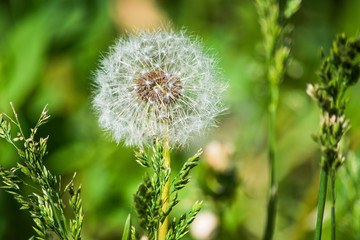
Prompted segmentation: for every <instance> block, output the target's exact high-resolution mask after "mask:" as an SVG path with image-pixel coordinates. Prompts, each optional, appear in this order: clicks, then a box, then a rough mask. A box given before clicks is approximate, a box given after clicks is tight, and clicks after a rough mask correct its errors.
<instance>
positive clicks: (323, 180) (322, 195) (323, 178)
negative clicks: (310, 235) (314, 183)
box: [314, 168, 328, 240]
mask: <svg viewBox="0 0 360 240" xmlns="http://www.w3.org/2000/svg"><path fill="white" fill-rule="evenodd" d="M327 181H328V172H327V170H325V169H324V168H321V173H320V185H319V201H318V211H317V218H316V229H315V238H314V240H320V239H321V231H322V223H323V217H324V210H325V200H326V189H327Z"/></svg>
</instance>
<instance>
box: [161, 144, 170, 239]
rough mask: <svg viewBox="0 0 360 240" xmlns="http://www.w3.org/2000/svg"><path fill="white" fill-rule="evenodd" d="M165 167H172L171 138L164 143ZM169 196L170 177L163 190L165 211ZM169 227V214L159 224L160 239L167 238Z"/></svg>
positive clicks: (163, 208) (162, 197) (163, 207)
mask: <svg viewBox="0 0 360 240" xmlns="http://www.w3.org/2000/svg"><path fill="white" fill-rule="evenodd" d="M164 167H165V168H170V146H169V140H167V141H166V142H165V143H164ZM169 197H170V177H169V179H168V181H167V182H166V184H165V186H164V189H163V191H162V196H161V199H162V202H163V206H162V210H163V211H165V210H166V208H167V206H168V205H169ZM168 227H169V217H168V216H167V217H166V218H165V220H164V222H163V223H162V224H160V226H159V240H165V238H166V235H167V232H168Z"/></svg>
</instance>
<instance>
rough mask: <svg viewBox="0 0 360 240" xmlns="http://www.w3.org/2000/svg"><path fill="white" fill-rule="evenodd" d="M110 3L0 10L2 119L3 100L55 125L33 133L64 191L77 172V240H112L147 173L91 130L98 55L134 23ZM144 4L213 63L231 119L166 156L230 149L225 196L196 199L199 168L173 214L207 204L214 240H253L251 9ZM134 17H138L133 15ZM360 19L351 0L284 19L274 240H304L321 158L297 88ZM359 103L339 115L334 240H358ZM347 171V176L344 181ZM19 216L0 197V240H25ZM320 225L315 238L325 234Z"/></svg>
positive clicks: (255, 153)
mask: <svg viewBox="0 0 360 240" xmlns="http://www.w3.org/2000/svg"><path fill="white" fill-rule="evenodd" d="M119 2H120V0H119V1H115V0H114V1H105V0H87V1H85V0H76V1H74V0H57V1H55V0H48V1H45V0H22V1H21V0H1V2H0V112H6V113H11V108H10V105H9V102H10V101H12V102H13V104H14V105H15V108H16V109H17V111H18V114H19V116H20V120H21V123H22V125H23V128H24V129H26V130H27V129H29V128H30V127H31V126H33V125H34V124H35V122H36V120H37V118H38V116H39V115H40V113H41V110H42V108H43V107H44V106H45V105H46V104H48V109H49V114H50V115H51V116H52V117H51V119H50V121H49V123H47V124H46V125H45V126H44V127H42V128H41V129H40V131H39V136H47V135H50V140H49V155H48V158H47V163H46V164H47V166H48V168H49V169H50V170H51V171H52V172H53V173H54V174H61V175H62V176H63V180H64V181H68V180H69V179H70V177H71V176H72V174H73V172H74V171H76V172H77V178H76V183H77V184H79V183H81V184H82V186H83V192H82V198H83V205H84V211H85V226H84V231H83V235H84V239H121V233H122V227H123V225H124V222H125V219H126V216H127V214H128V213H129V212H132V211H133V208H132V196H133V194H134V193H135V191H136V188H137V186H138V184H139V183H140V182H141V176H142V175H143V173H144V169H143V168H141V167H140V166H139V165H138V164H137V163H136V162H135V161H134V157H133V149H130V148H126V147H123V146H122V145H116V144H115V143H113V142H111V139H110V138H109V137H107V136H106V134H104V133H103V132H102V131H101V130H100V128H99V126H98V125H97V119H96V116H95V114H94V112H93V110H92V109H91V88H92V87H91V79H92V73H93V71H94V70H95V69H96V66H97V63H98V61H99V59H100V57H101V53H104V52H106V51H107V49H108V47H109V46H110V45H112V43H113V42H114V39H116V37H121V36H122V35H123V34H124V32H125V29H124V26H129V25H130V26H131V24H132V23H131V21H130V20H129V22H126V21H127V20H126V18H120V17H119V16H118V14H120V13H118V12H117V10H116V9H118V8H116V7H115V6H119ZM143 2H146V3H147V4H144V6H147V5H148V2H150V3H151V4H152V5H155V7H156V9H158V12H159V13H161V14H162V18H163V19H165V20H166V21H170V22H172V23H173V26H175V28H180V27H181V26H185V27H186V28H187V29H188V30H189V32H191V33H194V34H197V35H200V36H201V37H202V38H203V39H204V44H205V45H206V46H207V47H209V48H211V50H210V51H211V52H212V53H215V54H216V55H217V56H218V58H219V59H220V67H221V69H222V72H223V75H224V77H225V78H226V79H228V80H229V84H230V87H229V91H228V93H227V95H226V96H225V101H226V105H227V106H228V107H229V110H228V111H227V113H226V114H224V115H223V116H221V117H220V118H219V128H217V129H214V130H213V131H212V132H211V133H210V135H209V136H208V137H206V138H202V139H197V141H196V144H191V145H190V146H191V147H186V148H184V149H182V150H181V151H178V152H174V153H173V159H174V160H173V163H174V166H173V168H174V171H176V170H177V169H179V167H180V165H181V164H182V163H183V161H184V159H185V158H187V157H189V156H190V155H191V154H193V153H195V151H196V150H197V148H199V147H203V146H206V145H207V144H208V143H209V142H210V141H211V140H215V139H216V140H219V141H222V142H224V143H227V144H230V145H232V146H233V147H234V149H235V152H234V153H233V155H232V156H231V157H230V161H231V166H232V169H233V171H234V174H235V175H236V179H237V181H236V182H237V185H236V189H235V194H234V197H233V198H232V199H229V197H227V196H224V197H223V198H221V201H220V202H219V200H218V199H217V198H216V197H214V196H212V195H208V194H205V193H206V189H207V188H206V186H207V185H210V187H211V184H212V183H211V181H210V182H209V181H208V180H207V179H208V178H214V174H215V173H214V172H211V171H210V170H209V168H208V167H207V165H206V163H205V160H204V159H203V160H202V163H201V166H200V167H199V168H198V170H196V171H195V172H194V173H193V174H192V176H193V177H192V179H193V180H192V183H191V184H190V185H191V186H189V189H190V190H188V191H184V193H183V195H182V196H181V198H182V199H184V200H183V201H182V202H181V203H180V205H181V206H180V207H177V208H176V209H175V214H179V213H180V212H182V211H183V210H184V209H189V208H190V207H191V204H192V203H193V202H194V201H195V200H196V199H204V200H205V205H204V209H203V211H212V212H214V213H216V212H217V213H219V212H221V214H220V216H221V219H222V221H221V223H222V224H221V231H219V235H218V236H216V237H215V239H227V240H231V239H234V240H235V239H259V238H260V236H261V233H262V231H263V226H264V221H265V220H264V219H265V206H266V197H267V152H266V151H267V134H266V130H267V115H266V105H267V86H266V81H265V79H264V74H263V73H264V68H263V60H264V55H263V51H262V45H261V44H262V36H261V33H260V29H259V24H258V19H257V14H256V10H255V7H254V2H253V1H249V0H248V1H240V0H239V1H236V0H222V1H221V0H197V1H194V0H183V1H180V0H173V1H171V0H160V1H146V0H144V1H143ZM120 6H121V4H120ZM145 9H146V7H145ZM133 11H134V15H136V11H137V10H136V8H134V9H133ZM359 12H360V1H358V0H342V1H340V0H317V1H310V0H305V1H303V4H302V7H301V8H300V10H299V12H298V13H297V14H296V15H295V16H294V18H293V19H292V24H293V25H294V27H295V29H294V33H293V49H292V56H293V57H294V60H293V61H292V62H291V64H290V66H289V68H288V71H287V75H286V77H285V79H284V81H283V82H282V83H281V86H280V105H279V111H278V119H277V140H278V148H277V150H278V162H277V166H276V167H277V169H278V179H279V187H280V188H279V207H278V210H279V214H278V218H277V226H276V236H275V239H277V240H278V239H279V240H280V239H311V238H312V234H313V230H314V222H315V214H316V201H317V188H318V178H319V175H318V172H319V149H318V147H317V145H316V144H315V143H314V142H313V141H312V140H311V138H310V133H311V132H315V131H316V130H317V127H318V125H319V117H318V115H319V113H318V109H317V107H316V106H315V104H314V103H313V102H312V101H311V99H310V98H309V97H308V96H307V95H306V94H305V89H306V84H307V83H311V82H315V81H317V75H316V71H317V70H318V68H319V65H320V58H319V56H318V50H319V48H320V47H321V46H323V47H324V49H325V52H327V50H328V49H329V46H330V44H331V41H332V39H333V38H334V36H335V34H336V33H339V32H345V33H347V34H348V35H351V36H352V35H355V34H356V33H358V30H359V29H360V14H359ZM131 14H132V12H131V11H130V15H131ZM124 19H125V20H124ZM121 21H123V22H121ZM124 21H125V22H124ZM359 93H360V87H359V86H355V87H354V88H353V89H352V90H351V91H350V93H349V97H350V98H351V102H350V104H349V106H348V109H347V111H346V113H347V116H348V117H349V118H350V120H351V124H352V126H353V128H352V129H351V130H350V132H349V134H348V138H347V141H345V142H344V146H345V147H346V148H347V149H349V150H350V151H351V152H353V158H351V159H349V161H348V163H347V165H346V166H345V167H344V168H342V169H341V170H340V172H339V181H338V183H337V184H338V188H337V191H338V195H337V197H338V199H337V201H338V202H337V207H338V209H337V211H338V213H337V220H338V230H337V231H338V239H340V240H342V239H346V240H348V239H349V240H351V239H360V201H359V197H360V195H359V194H358V193H357V190H356V189H357V187H356V186H359V184H360V181H359V173H360V168H359V167H358V166H357V165H356V164H358V163H357V162H356V161H360V158H359V151H358V149H359V146H360V140H359V139H360V128H359V126H360V124H359V123H360V114H359V113H358V111H359V110H358V109H359V102H360V94H359ZM356 154H357V156H358V158H357V159H356ZM17 160H18V158H17V155H16V152H15V150H14V149H12V148H11V146H10V145H9V144H7V143H6V142H5V141H1V142H0V165H2V166H5V167H11V166H13V165H14V164H15V163H16V161H17ZM345 169H347V170H348V172H351V173H352V176H353V177H351V178H349V177H348V176H347V175H346V171H345ZM209 176H210V177H209ZM224 178H225V180H224V182H225V183H224V186H225V187H228V188H229V189H230V190H231V189H232V186H233V185H234V181H233V179H232V178H231V177H229V176H227V177H226V176H225V177H224ZM208 187H209V186H208ZM224 198H225V199H227V200H228V201H225V200H224ZM18 208H19V205H18V204H17V203H16V202H15V201H14V200H13V199H12V197H11V196H10V195H9V194H7V193H5V192H4V191H0V239H7V240H8V239H28V238H29V237H30V236H31V235H32V234H33V233H34V232H33V230H32V229H31V226H32V220H31V218H30V216H29V215H28V213H27V212H24V211H19V210H18ZM327 216H328V215H326V216H325V229H324V234H325V236H324V239H328V233H329V228H328V226H329V223H330V221H329V218H328V217H327Z"/></svg>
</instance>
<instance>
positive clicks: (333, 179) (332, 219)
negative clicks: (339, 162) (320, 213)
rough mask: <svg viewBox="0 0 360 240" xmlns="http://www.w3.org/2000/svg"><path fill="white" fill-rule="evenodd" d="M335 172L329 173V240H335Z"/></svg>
mask: <svg viewBox="0 0 360 240" xmlns="http://www.w3.org/2000/svg"><path fill="white" fill-rule="evenodd" d="M335 200H336V199H335V173H334V172H332V173H331V240H335V236H336V235H335V230H336V224H335Z"/></svg>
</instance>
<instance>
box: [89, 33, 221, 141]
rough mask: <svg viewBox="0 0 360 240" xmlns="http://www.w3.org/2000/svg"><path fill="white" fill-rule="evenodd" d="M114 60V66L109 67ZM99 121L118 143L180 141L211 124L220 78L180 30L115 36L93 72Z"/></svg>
mask: <svg viewBox="0 0 360 240" xmlns="http://www.w3.org/2000/svg"><path fill="white" fill-rule="evenodd" d="M112 66H116V67H112ZM95 85H96V88H95V95H94V99H93V105H94V108H95V110H96V111H97V112H98V114H99V123H100V126H101V127H103V128H104V129H106V130H107V131H108V132H109V133H110V134H111V135H112V137H113V138H114V140H115V141H116V142H117V143H119V142H121V141H124V143H125V144H126V145H138V146H143V145H149V144H151V143H152V141H153V139H154V137H157V138H160V139H163V138H165V137H166V136H170V143H171V145H175V144H176V145H184V144H186V143H187V142H188V141H189V139H190V138H191V137H193V136H198V135H201V134H203V133H204V132H205V130H207V129H208V127H210V126H214V125H216V124H215V123H216V121H215V117H216V116H217V115H219V114H220V113H221V112H223V111H224V109H225V108H224V106H223V104H222V101H221V100H222V96H223V93H224V91H225V89H226V84H225V83H224V81H223V80H222V79H221V77H220V76H219V73H218V70H217V66H216V61H215V60H214V59H213V58H212V56H209V55H208V54H207V53H206V52H205V49H204V48H202V47H201V46H200V43H199V40H198V39H197V38H193V37H188V36H187V35H186V33H185V32H184V31H181V32H178V33H176V32H174V31H165V30H158V31H157V32H155V33H152V32H147V31H142V32H140V33H138V34H130V35H129V36H128V37H127V38H126V39H120V40H118V42H117V43H116V44H115V46H113V47H112V48H111V49H110V52H109V54H108V56H106V57H105V58H104V59H103V60H102V61H101V63H100V67H99V69H98V70H97V72H96V74H95Z"/></svg>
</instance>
